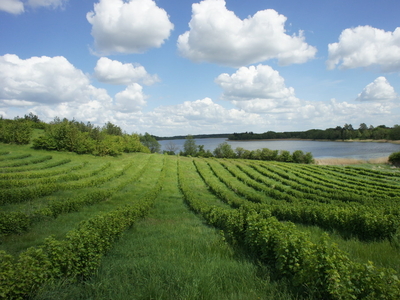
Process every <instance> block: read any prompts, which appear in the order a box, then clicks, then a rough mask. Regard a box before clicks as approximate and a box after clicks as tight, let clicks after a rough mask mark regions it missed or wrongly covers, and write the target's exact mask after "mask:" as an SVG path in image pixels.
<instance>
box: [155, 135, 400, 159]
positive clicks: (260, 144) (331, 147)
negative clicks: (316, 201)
mask: <svg viewBox="0 0 400 300" xmlns="http://www.w3.org/2000/svg"><path fill="white" fill-rule="evenodd" d="M195 141H196V144H197V145H204V149H205V150H210V151H211V152H212V151H213V150H214V149H215V148H216V147H217V146H218V145H219V144H221V143H223V142H225V141H227V142H228V144H230V145H231V146H232V148H233V149H236V148H237V147H242V148H244V149H247V150H256V149H261V148H268V149H271V150H288V151H290V152H293V151H296V150H302V151H303V152H304V153H306V152H311V153H312V155H313V156H314V158H326V157H348V158H357V159H371V158H378V157H386V156H389V155H390V154H391V153H393V152H398V151H400V145H399V144H392V143H376V142H320V141H291V140H289V141H288V140H274V141H268V140H263V141H228V140H226V139H224V138H210V139H195ZM171 142H172V143H173V144H174V145H176V146H177V147H178V148H179V150H178V151H177V152H179V151H180V150H182V151H183V144H184V143H185V140H169V141H168V140H165V141H159V143H160V144H161V150H166V148H165V147H166V145H167V144H168V143H171Z"/></svg>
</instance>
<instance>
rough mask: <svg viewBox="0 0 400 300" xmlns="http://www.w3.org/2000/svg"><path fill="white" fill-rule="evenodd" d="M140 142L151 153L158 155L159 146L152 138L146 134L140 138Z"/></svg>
mask: <svg viewBox="0 0 400 300" xmlns="http://www.w3.org/2000/svg"><path fill="white" fill-rule="evenodd" d="M140 142H141V143H142V144H143V145H144V146H146V147H147V148H149V150H150V152H151V153H156V152H157V153H158V152H160V150H161V145H160V143H159V142H158V141H157V140H156V139H155V137H154V136H152V135H150V134H148V133H147V132H146V133H145V134H144V135H142V136H140Z"/></svg>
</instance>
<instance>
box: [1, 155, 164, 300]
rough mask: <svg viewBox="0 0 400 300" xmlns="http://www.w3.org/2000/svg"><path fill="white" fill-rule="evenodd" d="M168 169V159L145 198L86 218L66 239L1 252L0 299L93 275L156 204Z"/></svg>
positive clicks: (27, 293)
mask: <svg viewBox="0 0 400 300" xmlns="http://www.w3.org/2000/svg"><path fill="white" fill-rule="evenodd" d="M165 169H166V168H165V159H164V167H163V169H162V171H161V172H160V176H159V179H158V181H157V184H156V186H155V187H154V188H153V189H152V190H150V191H149V192H148V193H147V194H146V195H145V196H144V197H143V198H141V199H137V200H136V199H135V200H133V201H132V204H129V205H127V206H124V207H121V208H119V209H116V210H115V211H112V212H110V213H107V214H103V215H98V216H96V217H94V218H91V219H89V220H87V221H83V222H82V223H80V224H79V226H78V228H77V229H75V230H72V231H70V232H69V233H68V234H67V236H66V238H65V239H64V240H56V239H55V238H53V237H50V238H48V239H47V240H46V242H45V244H44V245H43V246H41V247H36V248H33V247H32V248H29V249H28V250H27V251H25V252H23V253H21V254H20V255H19V257H18V258H14V257H12V256H11V255H8V254H7V253H6V252H4V251H0V276H1V281H0V299H25V298H27V297H31V296H32V295H34V294H35V292H36V291H37V290H38V288H40V286H41V285H43V284H44V283H46V282H50V281H52V280H54V279H57V278H70V279H76V280H78V279H85V278H87V277H88V276H90V275H92V274H93V272H94V271H95V270H96V269H97V268H98V266H99V265H100V262H101V258H102V256H103V255H104V254H105V253H106V252H107V251H108V250H109V249H110V248H111V247H112V245H113V243H114V242H115V241H116V239H117V238H119V237H120V236H121V234H122V233H123V232H124V231H125V230H126V229H128V228H129V227H130V226H132V225H133V224H134V223H135V222H136V220H137V219H138V218H141V217H143V216H144V215H145V214H146V213H147V212H148V211H149V209H150V208H151V207H152V206H153V203H154V200H155V199H156V197H157V195H158V194H159V192H160V191H161V189H162V186H163V182H164V178H165Z"/></svg>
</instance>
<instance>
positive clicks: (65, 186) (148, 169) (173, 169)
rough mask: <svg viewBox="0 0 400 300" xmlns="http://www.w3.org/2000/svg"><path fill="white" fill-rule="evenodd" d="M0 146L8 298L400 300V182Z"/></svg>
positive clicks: (310, 170) (382, 171)
mask: <svg viewBox="0 0 400 300" xmlns="http://www.w3.org/2000/svg"><path fill="white" fill-rule="evenodd" d="M371 166H372V165H368V166H366V165H352V166H330V165H300V164H289V163H278V162H261V161H248V160H228V159H214V158H210V159H205V158H191V157H179V156H167V155H161V154H145V153H134V154H123V155H121V156H119V157H95V156H90V155H76V154H73V153H66V152H63V153H61V152H46V151H34V150H31V149H30V148H29V147H28V146H11V145H5V144H1V145H0V189H1V192H0V207H1V210H0V239H1V240H0V299H400V281H399V278H398V274H400V230H399V226H400V220H399V219H400V205H399V203H400V202H399V201H400V171H399V170H397V169H393V168H390V167H388V166H387V165H384V164H381V165H373V167H371Z"/></svg>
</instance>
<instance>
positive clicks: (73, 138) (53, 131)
mask: <svg viewBox="0 0 400 300" xmlns="http://www.w3.org/2000/svg"><path fill="white" fill-rule="evenodd" d="M33 148H34V149H44V150H56V151H69V152H76V153H78V154H93V155H96V156H106V155H110V156H117V155H120V154H121V153H122V152H126V153H127V152H145V153H148V152H149V149H148V148H147V147H146V146H144V145H142V144H141V142H140V139H139V136H138V135H136V134H132V135H129V134H122V131H121V128H119V127H118V126H116V125H114V124H112V123H110V122H108V123H107V124H106V125H105V126H104V127H103V129H102V130H100V128H98V127H93V126H92V125H91V124H90V123H88V124H87V125H85V124H83V123H78V122H76V121H74V120H72V121H68V120H67V119H64V120H62V121H61V120H60V119H58V118H56V119H55V120H54V121H53V122H52V123H51V124H50V125H49V126H47V128H46V130H45V133H44V135H42V136H39V137H38V138H36V139H34V140H33Z"/></svg>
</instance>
